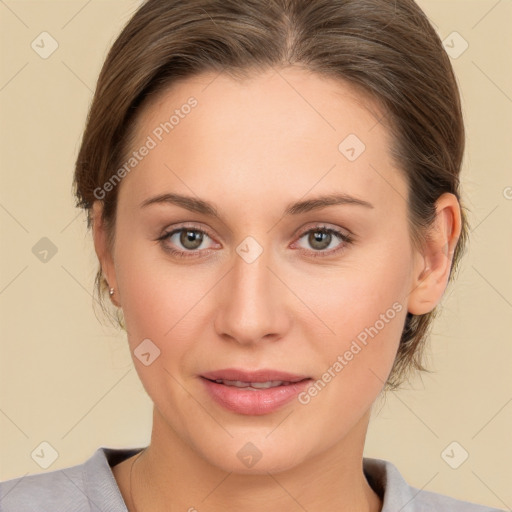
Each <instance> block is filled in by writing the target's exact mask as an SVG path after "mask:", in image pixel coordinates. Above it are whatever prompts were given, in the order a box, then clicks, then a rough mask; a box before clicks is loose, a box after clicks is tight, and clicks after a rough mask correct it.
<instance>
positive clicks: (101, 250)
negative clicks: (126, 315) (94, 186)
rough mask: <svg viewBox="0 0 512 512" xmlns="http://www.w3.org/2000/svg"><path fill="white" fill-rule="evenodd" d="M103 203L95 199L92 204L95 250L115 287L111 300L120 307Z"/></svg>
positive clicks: (102, 267)
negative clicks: (103, 216)
mask: <svg viewBox="0 0 512 512" xmlns="http://www.w3.org/2000/svg"><path fill="white" fill-rule="evenodd" d="M102 213H103V203H102V202H101V201H94V203H93V205H92V233H93V240H94V250H95V251H96V255H97V256H98V261H99V262H100V265H101V269H102V273H103V276H104V277H105V279H106V280H107V283H108V286H109V288H114V295H112V296H111V297H110V300H111V301H112V302H113V303H114V305H116V306H117V307H120V304H119V302H118V300H117V299H116V297H119V290H118V287H117V280H116V273H115V266H114V259H113V257H112V254H111V251H110V248H109V244H108V237H107V231H106V229H105V223H104V222H103V218H102Z"/></svg>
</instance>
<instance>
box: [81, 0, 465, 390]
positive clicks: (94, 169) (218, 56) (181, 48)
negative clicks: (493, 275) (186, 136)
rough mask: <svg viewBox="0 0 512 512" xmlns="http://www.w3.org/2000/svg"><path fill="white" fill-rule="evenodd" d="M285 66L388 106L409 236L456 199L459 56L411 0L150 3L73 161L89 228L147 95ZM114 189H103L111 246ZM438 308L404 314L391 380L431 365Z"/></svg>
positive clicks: (102, 290)
mask: <svg viewBox="0 0 512 512" xmlns="http://www.w3.org/2000/svg"><path fill="white" fill-rule="evenodd" d="M287 66H299V67H301V68H303V69H307V70H310V71H312V72H315V73H317V74H319V75H322V76H327V77H330V78H335V79H339V80H343V81H344V82H345V83H349V84H351V85H353V86H355V87H356V88H357V89H358V90H360V91H361V92H362V93H365V94H367V95H369V96H370V97H371V98H373V99H374V100H375V101H376V102H377V104H378V105H380V106H381V107H382V109H383V111H384V112H385V120H384V122H385V125H386V126H387V127H388V128H389V130H390V133H391V135H392V140H393V143H392V147H390V152H391V154H392V156H393V158H394V160H395V162H396V165H397V167H398V168H399V169H400V170H401V171H402V172H403V173H404V176H405V178H406V179H407V183H408V192H409V199H408V203H409V223H410V231H411V236H412V239H413V241H414V243H420V242H421V241H422V240H424V237H425V236H426V233H427V228H428V227H429V226H430V225H431V223H432V221H433V220H434V218H435V202H436V200H437V199H438V198H439V196H440V195H441V194H443V193H444V192H451V193H453V194H454V195H455V196H456V197H457V198H458V199H459V201H460V193H459V174H460V168H461V163H462V158H463V153H464V142H465V135H464V125H463V117H462V111H461V104H460V97H459V91H458V86H457V82H456V78H455V76H454V73H453V69H452V66H451V63H450V61H449V58H448V56H447V54H446V52H445V51H444V48H443V46H442V43H441V41H440V39H439V37H438V35H437V34H436V32H435V30H434V28H433V27H432V25H431V24H430V22H429V21H428V19H427V17H426V16H425V14H424V13H423V12H422V10H421V9H420V8H419V7H418V6H417V5H416V3H415V2H414V1H413V0H396V1H390V0H147V1H146V2H145V3H144V4H143V5H142V6H141V7H140V8H139V9H138V10H137V12H136V13H135V14H134V15H133V17H132V18H131V19H130V21H129V22H128V24H127V25H126V27H125V28H124V29H123V31H122V32H121V34H120V35H119V37H118V38H117V39H116V41H115V42H114V44H113V46H112V48H111V49H110V52H109V53H108V56H107V58H106V60H105V63H104V65H103V68H102V70H101V73H100V76H99V79H98V82H97V86H96V91H95V94H94V98H93V102H92V105H91V108H90V111H89V116H88V119H87V123H86V128H85V132H84V135H83V139H82V144H81V148H80V151H79V154H78V157H77V160H76V168H75V175H74V182H73V185H74V187H75V194H76V199H77V203H76V204H77V206H78V207H81V208H84V209H86V211H87V219H88V227H91V222H92V218H91V207H92V204H93V202H94V201H95V200H97V199H98V198H97V196H96V195H95V190H98V187H102V186H103V185H104V184H105V183H106V182H107V181H108V180H109V179H110V178H111V177H112V175H114V174H115V173H116V171H117V170H118V169H119V168H120V166H121V165H122V162H123V161H124V158H123V157H124V156H125V155H126V154H128V152H129V146H130V141H131V136H132V135H133V134H132V133H131V131H130V127H132V126H133V125H134V124H135V123H134V122H135V119H136V116H137V115H138V114H139V113H140V111H141V110H142V107H143V106H144V105H145V101H146V100H150V99H152V98H155V96H156V95H158V94H159V93H161V92H163V91H164V90H165V89H167V88H168V87H169V86H171V85H172V84H174V83H176V82H177V81H178V80H182V79H186V78H187V77H191V76H193V75H197V74H200V73H202V72H212V71H213V72H224V73H227V74H230V75H232V76H234V77H235V78H237V77H245V76H251V75H253V74H255V73H257V72H258V71H265V70H268V69H269V68H270V67H274V68H280V67H281V68H282V67H287ZM118 188H119V187H113V189H112V190H111V191H110V192H109V193H107V194H105V196H104V197H103V198H102V202H103V221H104V223H105V226H106V227H107V232H108V235H109V243H110V246H111V247H112V244H113V242H114V235H115V233H114V227H115V217H116V204H117V194H118ZM461 216H462V219H461V220H462V230H461V235H460V238H459V241H458V243H457V246H456V248H455V252H454V256H453V264H452V268H451V271H450V280H451V279H452V278H453V273H454V272H453V271H454V270H455V269H456V267H457V266H458V263H459V261H460V257H461V255H462V252H463V249H464V246H465V243H466V239H467V231H468V228H467V219H466V215H465V213H464V208H462V211H461ZM95 284H96V292H97V293H98V294H99V299H100V302H101V300H102V299H103V297H104V296H105V295H108V290H107V284H106V281H105V279H104V277H103V276H102V273H101V268H100V269H99V270H98V273H97V275H96V283H95ZM101 304H102V307H103V308H104V311H105V312H108V311H107V310H106V309H105V307H104V304H103V302H101ZM436 311H437V310H434V311H432V312H430V313H428V314H425V315H412V314H410V313H408V315H407V318H406V322H405V326H404V330H403V333H402V337H401V341H400V346H399V349H398V353H397V357H396V360H395V363H394V366H393V369H392V371H391V374H390V376H389V379H388V382H387V383H386V387H387V389H394V388H397V387H398V386H399V385H400V384H401V383H402V382H403V381H404V379H405V378H406V377H408V375H409V370H410V369H413V368H414V369H417V370H426V369H425V368H424V367H423V365H422V354H423V348H424V346H425V341H426V338H427V335H428V332H429V329H430V326H431V323H432V320H433V318H434V316H435V314H436ZM118 322H119V323H120V325H121V327H123V328H124V325H123V321H122V319H121V317H120V316H118Z"/></svg>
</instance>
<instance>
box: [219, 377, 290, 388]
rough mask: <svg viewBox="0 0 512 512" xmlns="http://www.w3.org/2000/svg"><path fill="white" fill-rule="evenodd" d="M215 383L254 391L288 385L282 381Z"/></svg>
mask: <svg viewBox="0 0 512 512" xmlns="http://www.w3.org/2000/svg"><path fill="white" fill-rule="evenodd" d="M215 382H218V383H219V384H224V385H226V386H234V387H237V388H248V387H251V388H255V389H268V388H275V387H277V386H283V385H285V386H286V385H288V384H290V383H289V382H287V381H283V380H269V381H267V382H242V381H241V380H222V379H218V380H216V381H215Z"/></svg>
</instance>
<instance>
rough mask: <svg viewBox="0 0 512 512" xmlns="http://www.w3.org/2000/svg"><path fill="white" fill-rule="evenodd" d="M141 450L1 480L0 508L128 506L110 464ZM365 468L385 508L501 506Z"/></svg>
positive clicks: (407, 511)
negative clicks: (460, 497) (478, 502)
mask: <svg viewBox="0 0 512 512" xmlns="http://www.w3.org/2000/svg"><path fill="white" fill-rule="evenodd" d="M141 450H142V448H130V449H117V448H105V447H101V448H98V449H97V450H96V451H95V452H94V454H93V455H92V456H91V457H90V458H89V459H88V460H86V461H85V462H84V463H82V464H78V465H76V466H71V467H69V468H64V469H58V470H53V471H48V472H46V473H38V474H33V475H26V476H23V477H18V478H13V479H11V480H6V481H4V482H0V512H99V511H101V512H127V508H126V505H125V503H124V501H123V497H122V495H121V492H120V490H119V487H118V486H117V482H116V480H115V478H114V475H113V473H112V470H111V467H112V466H115V465H116V464H118V463H119V462H122V461H123V460H125V459H127V458H129V457H131V456H132V455H135V454H136V453H138V452H139V451H141ZM363 469H364V473H365V476H366V478H367V480H368V482H369V484H370V485H371V486H372V488H373V489H374V490H375V492H376V493H377V494H378V495H379V496H380V497H381V499H382V500H383V506H382V512H427V511H429V512H430V511H432V512H434V511H435V512H442V511H451V512H491V511H494V512H496V511H498V510H499V509H496V508H491V507H485V506H483V505H476V504H472V503H468V502H466V501H460V500H456V499H454V498H449V497H447V496H444V495H441V494H437V493H433V492H430V491H423V490H420V489H416V488H414V487H411V486H410V485H408V484H407V482H406V481H405V480H404V479H403V477H402V475H401V474H400V473H399V471H398V469H397V468H396V467H395V466H394V465H393V464H391V463H390V462H387V461H384V460H380V459H371V458H366V457H365V458H364V459H363ZM198 510H199V509H198Z"/></svg>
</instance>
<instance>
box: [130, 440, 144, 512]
mask: <svg viewBox="0 0 512 512" xmlns="http://www.w3.org/2000/svg"><path fill="white" fill-rule="evenodd" d="M146 448H147V447H146ZM146 448H143V449H142V451H141V452H140V453H139V454H138V455H137V457H135V458H134V459H133V461H132V464H131V466H130V501H131V504H132V506H133V512H137V507H136V506H135V502H134V501H133V494H132V473H133V465H134V464H135V461H136V460H137V459H138V458H139V457H140V456H141V455H142V454H143V453H144V451H145V450H146Z"/></svg>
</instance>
